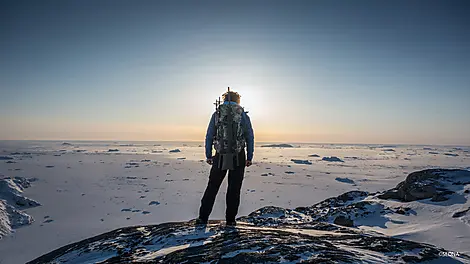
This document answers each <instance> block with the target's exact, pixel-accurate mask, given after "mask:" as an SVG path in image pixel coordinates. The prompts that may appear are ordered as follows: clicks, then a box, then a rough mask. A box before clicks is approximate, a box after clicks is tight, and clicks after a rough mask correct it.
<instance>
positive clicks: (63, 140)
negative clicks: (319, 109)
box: [0, 139, 470, 147]
mask: <svg viewBox="0 0 470 264" xmlns="http://www.w3.org/2000/svg"><path fill="white" fill-rule="evenodd" d="M0 141H46V142H67V141H70V142H92V141H95V142H195V143H196V142H197V143H201V142H205V140H112V139H105V140H101V139H67V140H65V139H0ZM256 143H264V144H266V143H271V144H314V145H383V146H390V147H393V146H456V147H470V144H469V145H465V144H422V143H413V144H410V143H344V142H343V143H331V142H291V141H255V144H256Z"/></svg>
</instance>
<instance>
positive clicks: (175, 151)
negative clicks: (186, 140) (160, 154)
mask: <svg viewBox="0 0 470 264" xmlns="http://www.w3.org/2000/svg"><path fill="white" fill-rule="evenodd" d="M169 152H170V153H177V152H181V150H179V149H173V150H170V151H169Z"/></svg>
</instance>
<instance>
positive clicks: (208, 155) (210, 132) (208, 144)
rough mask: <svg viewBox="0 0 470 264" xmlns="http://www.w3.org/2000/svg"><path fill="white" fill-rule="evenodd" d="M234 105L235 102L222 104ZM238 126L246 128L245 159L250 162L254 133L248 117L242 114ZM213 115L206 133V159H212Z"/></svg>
mask: <svg viewBox="0 0 470 264" xmlns="http://www.w3.org/2000/svg"><path fill="white" fill-rule="evenodd" d="M229 103H230V104H236V103H235V102H227V101H226V102H224V104H229ZM240 125H242V126H245V125H246V128H247V134H246V135H245V140H246V146H247V147H246V159H247V160H250V161H251V160H252V159H253V151H254V144H255V143H254V138H255V136H254V133H253V127H252V126H251V120H250V117H249V116H248V115H247V114H246V113H245V112H243V113H242V119H241V123H240ZM215 131H216V127H215V113H213V114H212V117H211V121H210V122H209V127H208V128H207V133H206V158H211V157H212V143H213V141H214V136H215Z"/></svg>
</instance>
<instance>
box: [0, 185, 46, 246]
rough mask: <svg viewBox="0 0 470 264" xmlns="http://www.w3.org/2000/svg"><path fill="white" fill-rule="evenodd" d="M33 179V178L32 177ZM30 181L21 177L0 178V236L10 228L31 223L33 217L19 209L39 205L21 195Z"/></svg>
mask: <svg viewBox="0 0 470 264" xmlns="http://www.w3.org/2000/svg"><path fill="white" fill-rule="evenodd" d="M33 180H34V179H33ZM30 186H31V181H29V180H28V179H25V178H22V177H15V178H5V179H0V238H1V237H2V236H5V235H8V234H9V233H10V232H11V231H12V229H14V228H18V227H21V226H24V225H29V224H31V223H32V222H33V221H34V219H33V218H32V217H31V216H30V215H28V214H26V213H24V212H22V211H21V210H19V209H18V208H21V209H24V208H29V207H35V206H38V205H40V204H39V203H38V202H36V201H34V200H32V199H29V198H27V197H24V196H23V195H22V193H23V190H24V188H28V187H30Z"/></svg>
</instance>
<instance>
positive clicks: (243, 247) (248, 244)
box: [29, 221, 470, 264]
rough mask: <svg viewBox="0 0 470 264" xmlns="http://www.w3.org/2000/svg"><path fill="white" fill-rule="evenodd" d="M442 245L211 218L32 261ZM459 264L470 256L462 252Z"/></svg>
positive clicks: (222, 259) (419, 258)
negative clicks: (203, 223) (233, 224)
mask: <svg viewBox="0 0 470 264" xmlns="http://www.w3.org/2000/svg"><path fill="white" fill-rule="evenodd" d="M441 250H442V249H439V248H436V247H434V246H431V245H427V244H420V243H416V242H411V241H406V240H401V239H396V238H390V237H385V236H378V235H373V234H365V233H361V232H358V231H356V230H353V229H349V228H339V227H337V226H335V225H331V224H327V223H321V224H317V225H314V224H310V225H294V224H292V225H288V226H284V227H282V228H280V227H276V228H272V227H256V226H253V225H250V224H244V223H239V224H238V225H237V227H236V228H226V227H225V226H224V225H223V224H222V223H221V222H219V221H210V222H209V224H208V225H207V226H206V227H205V228H202V229H199V228H196V227H194V224H193V223H192V222H183V223H165V224H160V225H153V226H140V227H127V228H121V229H118V230H114V231H111V232H108V233H105V234H102V235H99V236H96V237H92V238H89V239H85V240H83V241H80V242H77V243H74V244H71V245H67V246H64V247H62V248H59V249H57V250H54V251H53V252H51V253H49V254H46V255H44V256H41V257H39V258H37V259H35V260H33V261H31V262H29V263H30V264H40V263H67V262H69V261H72V260H73V261H74V262H75V263H77V262H80V263H82V262H87V261H91V260H96V256H97V254H99V260H100V263H170V264H171V263H234V264H235V263H236V264H241V263H278V262H279V263H405V262H424V261H428V260H433V259H438V258H439V259H440V260H445V258H442V257H440V256H439V252H440V251H441ZM453 260H454V263H464V261H468V260H470V258H469V257H468V256H464V255H462V254H461V255H460V257H459V258H455V259H453Z"/></svg>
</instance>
